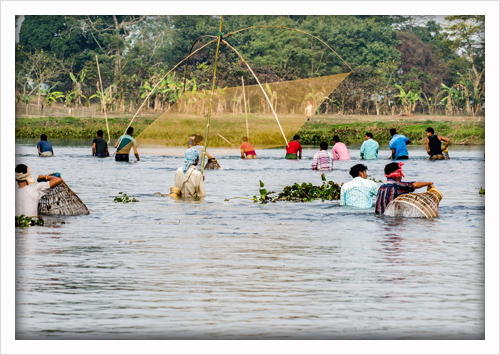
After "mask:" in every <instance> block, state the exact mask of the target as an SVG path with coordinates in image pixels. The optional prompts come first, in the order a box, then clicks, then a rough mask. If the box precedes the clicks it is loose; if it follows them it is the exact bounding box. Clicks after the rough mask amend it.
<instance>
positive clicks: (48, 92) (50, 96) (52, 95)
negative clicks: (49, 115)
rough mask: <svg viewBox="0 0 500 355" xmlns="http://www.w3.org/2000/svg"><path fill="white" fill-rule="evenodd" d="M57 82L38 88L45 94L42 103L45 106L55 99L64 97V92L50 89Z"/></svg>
mask: <svg viewBox="0 0 500 355" xmlns="http://www.w3.org/2000/svg"><path fill="white" fill-rule="evenodd" d="M58 84H59V82H57V83H55V84H54V85H52V86H51V87H50V88H48V89H41V90H40V93H41V94H45V101H44V104H45V105H46V106H51V105H52V104H53V103H54V102H56V101H57V99H61V98H63V97H64V93H62V92H61V91H52V89H54V88H55V87H56V86H57V85H58Z"/></svg>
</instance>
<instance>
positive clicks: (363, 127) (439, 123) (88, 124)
mask: <svg viewBox="0 0 500 355" xmlns="http://www.w3.org/2000/svg"><path fill="white" fill-rule="evenodd" d="M158 117H159V115H143V116H138V117H136V119H135V120H134V123H133V127H134V130H135V133H136V136H138V135H139V134H140V133H141V132H143V131H144V130H145V129H146V128H147V127H148V126H149V125H151V124H152V123H153V122H154V121H155V120H156V119H157V118H158ZM131 118H132V116H116V117H111V118H108V122H109V130H110V135H111V138H112V139H117V138H118V137H119V136H120V135H122V134H123V132H124V130H125V128H126V127H127V125H128V124H129V123H130V120H131ZM427 127H433V128H434V130H435V131H436V134H438V135H441V136H445V137H447V138H449V139H450V140H451V144H452V145H482V144H484V142H485V125H484V116H479V117H478V116H476V117H473V116H429V115H412V116H376V115H317V116H313V117H312V118H311V121H309V122H306V123H305V124H304V125H303V126H302V127H301V128H300V130H299V131H298V132H297V134H299V135H300V137H301V143H302V144H303V145H319V143H320V142H322V141H326V142H328V143H329V145H330V144H331V141H332V138H333V136H334V135H338V136H339V137H340V139H341V141H342V142H344V143H345V144H348V145H349V144H361V143H362V142H363V141H364V136H365V133H366V132H372V133H373V137H374V139H375V140H376V141H378V142H379V143H380V144H388V143H389V140H390V138H391V136H390V134H389V129H390V128H396V129H397V131H398V134H404V135H405V136H407V137H408V138H409V139H410V140H412V142H413V143H412V144H414V145H420V144H423V143H425V139H426V135H425V132H424V130H425V129H426V128H427ZM99 129H102V130H103V131H104V132H105V133H104V135H105V136H107V131H106V121H105V120H104V118H96V117H92V118H74V117H62V118H61V117H33V116H31V117H30V116H27V117H16V127H15V137H16V139H21V138H39V137H40V135H41V134H42V133H45V134H46V135H47V136H48V137H49V140H50V139H54V138H56V139H58V138H63V139H92V138H94V137H95V136H96V132H97V131H98V130H99ZM287 138H288V139H289V140H291V138H292V137H287Z"/></svg>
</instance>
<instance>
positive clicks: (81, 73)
mask: <svg viewBox="0 0 500 355" xmlns="http://www.w3.org/2000/svg"><path fill="white" fill-rule="evenodd" d="M219 20H220V18H219V17H217V16H115V15H111V16H94V15H92V16H90V15H89V16H81V15H79V16H25V19H24V21H23V22H22V25H21V28H20V32H19V42H18V43H16V51H15V53H16V57H15V59H16V68H15V71H16V83H15V85H16V86H15V90H16V102H18V103H29V102H33V100H35V101H36V103H37V104H38V105H65V106H66V107H81V106H88V105H91V104H98V105H101V102H104V103H105V105H106V107H107V109H108V110H113V111H118V112H132V111H133V110H136V109H137V108H138V107H139V106H140V104H141V103H142V101H143V100H144V98H145V97H147V96H148V95H149V94H150V96H149V99H148V102H147V103H146V104H145V107H146V108H147V109H152V110H155V111H160V112H161V111H163V110H165V109H167V108H168V107H170V106H171V105H172V104H173V103H174V102H175V101H176V100H177V99H178V98H179V96H180V95H181V94H182V93H183V91H184V90H189V91H192V92H196V91H198V90H200V89H208V88H209V87H210V86H209V84H210V83H211V79H212V75H213V62H214V56H215V46H214V45H212V46H208V47H206V48H204V49H202V50H200V51H199V52H197V53H196V54H194V55H193V56H192V57H191V58H190V60H189V66H188V68H187V79H188V80H187V82H186V86H184V82H183V80H182V79H183V77H184V70H185V65H180V66H179V67H178V68H177V69H176V70H174V71H173V72H172V73H171V74H169V75H168V76H166V77H165V78H164V79H163V80H162V81H161V83H160V84H159V85H158V86H157V87H154V86H155V85H156V84H157V83H158V81H159V80H160V79H161V78H163V77H164V75H165V74H166V73H167V72H168V71H169V70H170V69H172V68H173V67H174V66H175V65H176V64H177V63H179V62H180V61H182V59H184V58H185V57H186V56H187V55H188V53H189V51H190V49H191V48H192V49H193V51H194V50H196V49H199V48H200V47H201V46H203V45H204V44H206V43H208V42H209V41H210V40H212V39H213V38H212V37H210V36H217V35H218V32H219ZM445 20H446V21H445V23H438V22H436V21H435V19H433V18H432V17H429V16H306V15H304V16H299V15H294V16H225V17H224V22H223V30H222V31H223V32H224V33H226V34H227V33H230V32H233V31H236V30H239V29H243V28H247V27H252V26H257V28H253V29H250V30H247V31H242V32H238V33H236V34H234V35H232V36H229V37H228V38H227V41H228V42H229V43H230V44H231V45H232V46H234V47H235V48H236V49H237V50H238V51H239V52H240V53H241V54H242V56H243V57H244V58H245V59H246V61H247V62H248V63H249V64H250V65H251V67H252V68H253V70H254V72H255V73H256V75H257V77H258V78H259V80H260V81H261V82H262V83H272V82H279V81H289V80H296V79H303V78H311V77H319V76H325V75H332V74H339V73H346V72H349V71H350V69H349V67H350V68H352V69H353V73H352V74H351V75H350V76H348V78H347V79H346V80H344V81H343V82H342V84H341V85H340V86H339V87H338V88H337V89H336V90H335V91H334V92H333V93H332V94H331V95H329V96H328V97H325V98H324V101H323V104H322V105H321V106H320V107H319V108H318V111H319V112H323V113H338V114H377V115H387V114H393V115H394V114H402V113H404V114H413V113H415V112H419V113H428V114H436V113H446V114H449V115H452V114H462V115H476V114H481V113H482V112H483V111H484V110H483V108H484V100H485V91H484V89H485V42H484V30H485V17H484V16H449V17H446V18H445ZM266 25H267V26H276V27H280V28H259V27H258V26H266ZM282 27H288V28H294V29H298V30H301V31H304V32H307V33H310V34H312V35H314V36H317V37H318V38H320V39H322V40H323V41H325V42H326V43H328V45H329V46H330V47H332V48H333V49H334V50H335V52H337V53H338V55H339V56H340V57H341V58H342V59H343V60H344V61H345V63H347V64H348V66H347V65H346V64H345V63H344V62H343V61H342V60H340V59H339V58H338V57H337V56H336V55H335V53H333V52H331V51H330V50H328V49H327V48H326V47H325V46H324V45H322V44H321V43H320V42H319V41H316V40H314V39H312V38H311V37H309V36H306V35H304V34H302V33H300V32H295V31H290V30H286V29H283V28H282ZM196 40H197V41H196ZM195 41H196V43H194V42H195ZM193 43H194V45H193ZM96 57H97V59H98V61H99V65H100V66H99V71H100V75H101V80H102V86H101V85H100V79H99V72H98V68H97V65H96ZM242 77H243V79H244V81H245V85H252V84H256V81H255V79H254V78H253V76H252V75H251V73H249V71H248V70H247V68H246V66H245V65H244V63H243V62H242V60H241V59H240V58H239V57H238V55H237V54H236V53H234V52H233V51H231V50H230V49H229V48H227V46H224V45H221V52H220V55H219V60H218V69H217V86H218V89H219V90H223V89H224V88H226V87H233V86H240V85H241V78H242Z"/></svg>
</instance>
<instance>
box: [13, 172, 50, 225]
mask: <svg viewBox="0 0 500 355" xmlns="http://www.w3.org/2000/svg"><path fill="white" fill-rule="evenodd" d="M49 191H50V185H49V182H48V181H46V182H39V183H37V184H33V185H28V186H25V187H23V188H22V189H19V188H18V189H16V216H20V215H25V216H26V217H34V216H37V215H38V201H40V198H41V197H42V196H44V195H46V194H48V193H49Z"/></svg>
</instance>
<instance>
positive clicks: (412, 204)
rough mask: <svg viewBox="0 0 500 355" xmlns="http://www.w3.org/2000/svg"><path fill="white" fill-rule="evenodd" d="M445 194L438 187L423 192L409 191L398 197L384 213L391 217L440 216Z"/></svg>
mask: <svg viewBox="0 0 500 355" xmlns="http://www.w3.org/2000/svg"><path fill="white" fill-rule="evenodd" d="M442 198H443V194H442V193H441V192H440V191H439V190H438V189H436V188H432V189H430V190H428V191H426V192H423V193H416V192H412V193H408V194H404V195H400V196H398V197H396V198H395V199H394V200H392V201H391V203H389V204H388V205H387V207H386V209H385V212H384V215H386V216H391V217H420V218H435V217H439V201H441V199H442Z"/></svg>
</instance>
